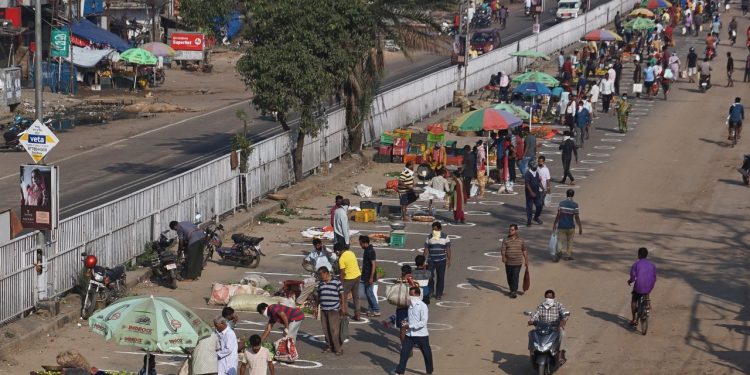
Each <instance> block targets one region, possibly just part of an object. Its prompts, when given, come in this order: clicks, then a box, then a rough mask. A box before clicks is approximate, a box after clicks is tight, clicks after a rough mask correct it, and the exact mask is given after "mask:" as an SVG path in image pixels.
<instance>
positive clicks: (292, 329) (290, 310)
mask: <svg viewBox="0 0 750 375" xmlns="http://www.w3.org/2000/svg"><path fill="white" fill-rule="evenodd" d="M257 310H258V314H260V315H263V316H265V317H267V318H268V324H267V325H266V329H265V330H264V331H263V334H262V335H261V336H260V337H261V339H262V340H265V339H266V338H267V337H268V335H269V334H270V333H271V328H273V325H274V324H275V323H277V322H281V323H282V324H283V325H284V331H283V335H284V337H286V336H289V337H291V338H292V339H293V340H295V341H297V332H299V327H300V326H301V325H302V321H303V320H304V319H305V313H303V312H302V310H300V309H298V308H296V307H289V306H284V305H282V304H280V303H276V304H273V305H270V306H269V305H268V304H267V303H261V304H259V305H258V309H257Z"/></svg>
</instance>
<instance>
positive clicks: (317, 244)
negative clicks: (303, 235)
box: [305, 238, 338, 275]
mask: <svg viewBox="0 0 750 375" xmlns="http://www.w3.org/2000/svg"><path fill="white" fill-rule="evenodd" d="M312 245H313V249H312V250H311V251H310V254H307V256H306V257H305V262H307V263H310V264H311V265H312V268H313V270H314V272H315V274H316V275H317V273H318V270H319V269H320V268H321V267H326V269H328V270H330V271H331V272H333V270H334V267H333V264H337V263H338V262H336V260H337V259H338V257H337V256H336V254H335V253H334V252H331V251H328V249H326V247H325V246H323V241H321V240H320V238H314V239H313V240H312ZM336 269H338V267H336ZM336 273H337V272H336Z"/></svg>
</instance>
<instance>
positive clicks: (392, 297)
mask: <svg viewBox="0 0 750 375" xmlns="http://www.w3.org/2000/svg"><path fill="white" fill-rule="evenodd" d="M385 298H386V299H387V300H388V303H390V304H391V305H394V306H398V307H406V306H408V302H409V285H408V284H404V283H396V284H393V285H388V286H387V287H385Z"/></svg>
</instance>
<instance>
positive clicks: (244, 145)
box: [230, 133, 253, 173]
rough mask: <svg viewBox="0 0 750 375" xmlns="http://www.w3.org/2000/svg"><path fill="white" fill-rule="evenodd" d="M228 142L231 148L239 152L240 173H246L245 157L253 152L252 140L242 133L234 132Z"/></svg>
mask: <svg viewBox="0 0 750 375" xmlns="http://www.w3.org/2000/svg"><path fill="white" fill-rule="evenodd" d="M230 143H231V146H232V150H234V151H239V152H240V173H247V158H249V157H250V154H251V153H252V152H253V147H252V142H250V140H249V139H247V137H246V136H245V135H244V134H240V133H234V134H232V138H231V140H230Z"/></svg>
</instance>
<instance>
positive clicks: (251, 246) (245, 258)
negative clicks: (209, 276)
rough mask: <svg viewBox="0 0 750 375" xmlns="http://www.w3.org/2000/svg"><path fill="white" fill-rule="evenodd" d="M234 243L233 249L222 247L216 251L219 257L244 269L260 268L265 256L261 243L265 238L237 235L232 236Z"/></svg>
mask: <svg viewBox="0 0 750 375" xmlns="http://www.w3.org/2000/svg"><path fill="white" fill-rule="evenodd" d="M232 241H233V242H234V245H232V247H220V248H218V249H216V253H217V254H219V257H221V259H222V260H228V261H232V262H235V263H237V264H238V265H241V266H243V267H248V268H255V267H258V264H260V257H261V256H263V255H265V254H263V252H262V251H261V250H260V243H261V241H263V237H252V236H246V235H244V234H242V233H235V234H233V235H232ZM212 255H213V254H212Z"/></svg>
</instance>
